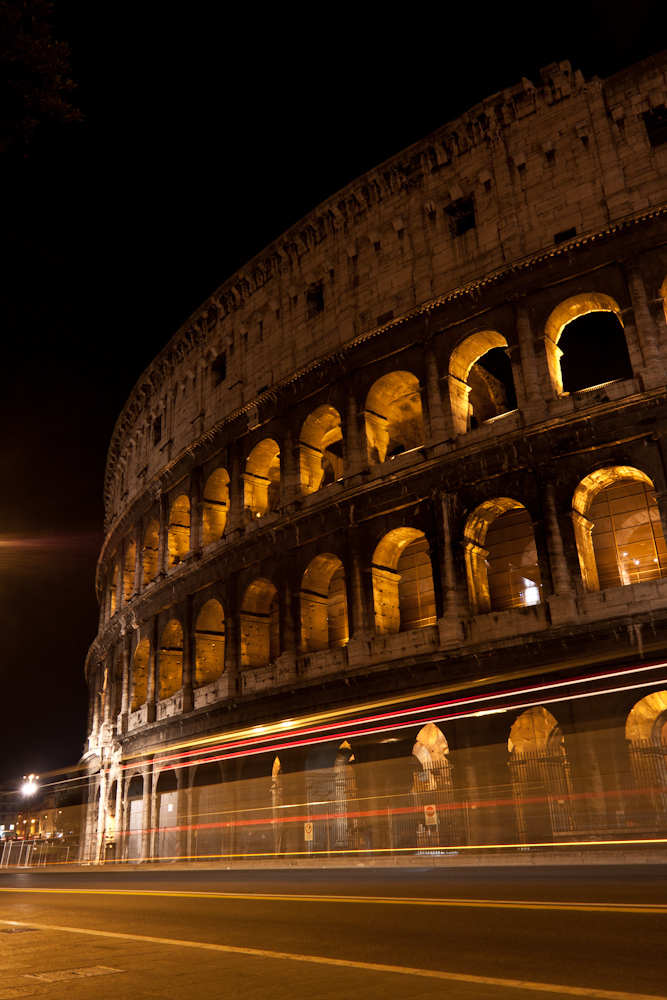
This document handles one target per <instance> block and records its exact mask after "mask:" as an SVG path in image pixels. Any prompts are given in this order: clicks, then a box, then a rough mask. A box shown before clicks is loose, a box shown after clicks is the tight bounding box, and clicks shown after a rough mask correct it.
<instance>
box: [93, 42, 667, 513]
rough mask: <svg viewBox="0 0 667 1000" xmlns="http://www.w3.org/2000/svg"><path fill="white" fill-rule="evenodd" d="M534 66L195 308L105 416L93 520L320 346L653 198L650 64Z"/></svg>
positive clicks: (320, 212)
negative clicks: (120, 407) (468, 221)
mask: <svg viewBox="0 0 667 1000" xmlns="http://www.w3.org/2000/svg"><path fill="white" fill-rule="evenodd" d="M542 75H543V82H542V84H541V85H540V86H539V87H534V86H533V85H532V84H530V83H529V81H527V80H524V81H522V82H521V83H520V84H519V85H517V86H516V87H514V88H510V89H509V90H507V91H503V92H502V93H500V94H496V95H494V96H493V97H490V98H488V99H487V100H486V101H484V102H482V103H481V104H480V105H478V106H476V107H475V108H473V109H471V110H470V111H469V112H468V113H467V114H465V115H462V116H461V118H459V119H457V120H456V121H454V122H452V123H450V124H449V125H446V126H444V127H443V128H442V129H439V130H438V131H437V132H435V133H433V135H431V136H429V137H428V138H427V139H426V140H424V141H423V142H421V143H417V144H415V145H414V146H413V147H411V148H410V149H408V150H405V151H404V152H402V153H400V154H398V155H397V156H396V157H394V158H393V159H392V160H389V161H388V162H387V163H385V164H383V165H382V166H380V167H378V168H377V169H376V170H374V171H372V172H370V173H368V174H367V175H365V176H363V177H361V178H359V179H358V180H357V181H355V182H354V183H353V184H351V185H349V186H348V187H347V188H345V189H343V190H342V191H340V192H338V193H337V194H336V195H334V196H333V197H332V198H331V199H329V200H328V201H327V202H325V203H323V204H322V205H320V206H319V207H318V208H317V209H316V210H315V211H314V212H312V213H311V214H310V215H309V216H307V217H306V218H304V219H302V220H301V221H300V222H299V223H298V224H297V225H296V226H294V227H293V229H292V230H290V231H289V232H288V233H286V234H284V235H283V236H282V237H280V238H279V239H278V240H276V241H275V243H274V244H272V245H271V246H270V247H267V248H266V250H265V251H263V252H262V253H261V254H259V255H258V256H257V257H256V258H255V259H254V260H252V261H250V262H249V263H248V265H247V266H246V267H245V268H244V269H243V270H242V271H241V272H239V273H238V274H236V275H234V276H233V277H232V278H230V279H229V281H227V282H226V283H225V284H224V285H223V286H222V287H221V288H219V289H218V290H217V291H216V292H215V293H214V294H213V295H212V296H211V298H210V299H209V300H208V301H207V302H206V303H204V304H203V305H202V307H201V308H200V309H199V310H198V311H197V313H195V315H194V316H193V317H191V319H190V320H189V321H188V322H187V323H186V324H184V326H183V327H182V329H181V330H180V331H179V332H178V333H177V334H176V335H175V337H174V338H173V339H172V340H171V342H170V343H169V344H168V345H167V347H166V348H165V349H164V351H163V352H162V353H161V354H160V355H159V356H158V358H157V359H156V361H155V362H154V363H153V364H152V365H151V366H150V367H149V368H148V369H147V371H146V372H145V373H144V375H143V376H142V377H141V379H140V380H139V382H138V383H137V387H136V389H135V391H134V393H133V395H132V397H131V398H130V400H129V401H128V403H127V405H126V407H125V409H124V411H123V413H122V414H121V417H120V419H119V422H118V425H117V427H116V430H115V432H114V436H113V440H112V444H111V448H110V453H109V465H108V470H107V483H106V491H107V522H108V523H111V522H112V521H113V520H114V518H115V517H116V516H118V512H119V511H120V510H122V509H123V508H124V507H125V505H126V503H127V502H128V501H131V500H132V498H133V497H134V496H136V494H137V492H139V491H140V490H141V488H142V487H143V486H145V484H146V483H149V482H151V481H152V480H153V479H154V478H155V477H156V476H157V475H159V473H160V470H161V469H162V468H163V467H164V465H165V464H166V463H167V462H168V461H171V460H173V459H174V458H175V457H176V456H177V455H179V454H180V453H181V452H182V451H183V449H185V448H187V447H189V446H191V445H192V443H193V441H196V440H197V439H198V438H199V437H200V436H201V435H202V434H203V433H205V432H206V431H208V430H210V429H211V428H213V427H214V426H216V425H217V424H218V422H219V421H221V420H225V419H229V417H230V416H231V415H232V414H234V413H235V412H237V411H239V410H240V409H243V408H246V412H247V408H248V407H250V406H252V404H253V402H254V401H255V400H256V399H257V397H258V396H261V395H262V393H264V392H266V391H267V390H269V391H270V390H272V389H273V390H275V389H276V387H278V386H279V385H280V384H282V383H283V382H284V381H285V380H286V379H287V380H289V379H290V378H292V377H293V376H294V374H295V373H296V372H298V371H302V370H303V369H305V368H307V367H308V366H309V365H313V364H317V363H318V360H319V359H321V358H323V357H324V356H326V355H327V354H328V353H329V352H335V351H337V350H339V349H340V348H341V347H343V346H344V345H347V344H350V343H351V342H353V341H354V340H355V338H358V337H360V336H364V335H365V334H368V333H371V332H373V331H375V330H376V329H377V328H378V327H380V328H381V327H383V325H386V324H387V323H390V322H392V321H397V320H398V319H399V318H402V317H404V316H405V315H406V314H409V313H410V311H411V310H415V309H417V308H420V307H422V308H423V307H424V306H425V305H426V304H428V303H430V302H432V301H433V300H438V299H439V298H440V297H442V296H456V295H457V294H461V293H462V292H465V290H466V289H467V286H468V285H471V284H472V285H475V284H480V283H481V284H482V285H483V284H485V283H487V282H488V281H489V280H490V277H491V276H492V275H493V274H494V273H495V272H499V271H500V272H502V271H503V270H508V269H510V268H515V267H517V266H518V265H519V264H520V263H521V262H522V261H526V264H527V266H529V263H530V262H529V259H530V258H531V256H533V255H540V254H545V253H546V254H548V253H549V252H550V251H551V250H552V249H553V248H554V246H555V244H556V242H557V237H558V238H562V235H563V234H567V233H569V232H571V231H573V230H574V231H576V237H577V239H576V241H575V242H580V241H581V240H582V239H586V238H590V237H591V236H592V235H594V234H595V233H597V232H598V231H599V230H601V229H604V228H606V227H608V226H609V225H610V224H612V223H615V222H618V221H620V220H622V219H626V218H627V217H632V216H634V215H637V214H638V213H642V212H646V211H647V210H650V209H652V208H655V207H657V206H659V205H663V204H664V203H665V202H667V180H665V177H666V171H665V168H666V166H667V148H666V147H665V146H659V147H656V148H652V147H651V146H650V144H649V139H648V136H647V131H646V127H645V124H644V120H643V117H642V115H643V114H645V113H646V112H648V111H650V110H651V109H652V108H654V107H656V106H658V105H660V104H664V103H665V65H664V59H662V58H661V57H654V58H653V59H650V60H647V61H646V62H645V63H642V64H640V65H639V66H637V67H634V68H632V69H630V70H627V71H625V72H623V73H620V74H617V75H616V76H615V77H613V78H611V79H610V80H608V81H600V80H598V79H593V80H591V81H584V80H583V78H582V77H581V74H580V73H578V72H573V71H572V70H571V69H570V66H569V64H568V63H561V64H558V65H553V66H550V67H547V68H546V69H545V70H544V71H543V73H542ZM468 201H470V203H471V205H472V210H473V211H474V218H475V226H474V228H470V229H468V230H467V231H466V232H463V233H462V234H461V235H456V216H455V215H452V214H451V213H452V211H454V210H455V209H456V206H457V204H461V203H466V202H468ZM222 354H224V355H225V364H226V374H225V378H224V379H222V380H221V381H218V373H219V369H218V372H216V369H215V368H213V369H212V367H211V365H212V363H214V362H215V359H216V358H220V357H221V355H222ZM156 420H160V422H161V427H160V436H159V440H158V441H157V442H155V440H154V439H155V437H156V435H155V433H154V430H153V428H154V424H155V421H156Z"/></svg>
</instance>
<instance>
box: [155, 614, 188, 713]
mask: <svg viewBox="0 0 667 1000" xmlns="http://www.w3.org/2000/svg"><path fill="white" fill-rule="evenodd" d="M158 666H159V675H160V688H159V698H160V701H163V700H164V699H165V698H171V696H172V695H174V694H176V692H177V691H179V690H180V689H181V687H182V686H183V629H182V628H181V623H180V622H179V621H178V620H177V619H176V618H172V619H171V621H170V622H168V623H167V625H166V627H165V629H164V632H163V633H162V645H161V646H160V655H159V661H158Z"/></svg>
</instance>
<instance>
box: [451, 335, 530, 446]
mask: <svg viewBox="0 0 667 1000" xmlns="http://www.w3.org/2000/svg"><path fill="white" fill-rule="evenodd" d="M507 346H508V344H507V340H506V339H505V337H503V335H502V334H500V333H498V332H497V331H495V330H481V331H479V332H478V333H473V334H472V335H471V336H470V337H466V339H465V340H464V341H462V343H460V344H459V345H458V346H457V347H455V348H454V350H453V352H452V356H451V358H450V359H449V379H448V382H449V398H450V403H451V409H452V420H453V424H454V432H455V433H456V434H464V433H465V432H466V431H467V430H469V429H470V427H471V422H472V425H473V426H474V425H478V424H481V423H484V421H485V420H489V419H490V418H491V417H496V416H498V415H499V414H501V413H506V412H507V411H508V410H509V409H510V407H509V406H508V392H509V390H508V387H507V386H506V385H505V384H504V382H503V381H501V379H499V378H497V377H496V376H495V375H494V374H492V373H491V372H490V371H487V369H486V368H484V366H483V365H482V364H480V363H479V362H480V361H481V360H482V359H483V358H484V357H485V355H488V354H489V352H490V351H498V350H503V349H504V348H506V347H507ZM505 363H506V364H507V365H508V366H509V360H508V359H507V360H506V362H505ZM512 388H513V383H512ZM511 401H512V403H513V402H514V400H513V399H512V400H511Z"/></svg>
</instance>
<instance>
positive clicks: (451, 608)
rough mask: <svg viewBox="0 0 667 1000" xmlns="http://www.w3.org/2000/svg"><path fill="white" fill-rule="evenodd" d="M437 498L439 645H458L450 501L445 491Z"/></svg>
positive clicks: (459, 634) (458, 632)
mask: <svg viewBox="0 0 667 1000" xmlns="http://www.w3.org/2000/svg"><path fill="white" fill-rule="evenodd" d="M438 500H439V503H440V509H439V511H438V515H439V516H438V517H437V521H438V522H439V524H438V527H439V529H440V531H439V534H440V536H441V538H440V545H439V552H438V555H439V564H440V580H441V586H442V605H443V613H442V618H441V619H440V621H439V629H440V646H441V647H442V646H452V645H458V643H459V642H460V641H461V639H462V638H463V630H462V625H461V611H460V607H459V595H458V589H457V586H456V570H455V567H454V552H453V548H452V534H451V524H450V517H451V510H450V508H451V501H450V497H449V496H448V495H447V493H445V492H444V490H443V491H440V492H439V496H438Z"/></svg>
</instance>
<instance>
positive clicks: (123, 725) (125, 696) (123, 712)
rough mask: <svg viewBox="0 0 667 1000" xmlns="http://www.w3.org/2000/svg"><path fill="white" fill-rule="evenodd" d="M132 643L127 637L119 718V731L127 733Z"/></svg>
mask: <svg viewBox="0 0 667 1000" xmlns="http://www.w3.org/2000/svg"><path fill="white" fill-rule="evenodd" d="M131 642H132V639H131V637H130V636H129V635H126V636H125V642H124V643H123V660H122V664H123V673H122V686H121V694H120V716H119V718H118V731H119V732H120V733H126V732H127V716H128V714H129V711H130V669H131Z"/></svg>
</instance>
